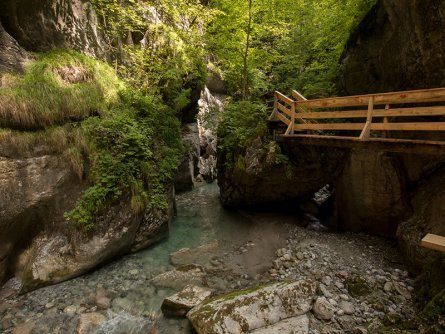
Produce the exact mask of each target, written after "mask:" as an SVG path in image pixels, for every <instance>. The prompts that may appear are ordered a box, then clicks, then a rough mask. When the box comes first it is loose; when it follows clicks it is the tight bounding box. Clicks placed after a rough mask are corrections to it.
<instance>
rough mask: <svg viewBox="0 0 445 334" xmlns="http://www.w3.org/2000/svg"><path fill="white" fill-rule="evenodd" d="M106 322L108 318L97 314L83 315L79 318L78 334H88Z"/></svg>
mask: <svg viewBox="0 0 445 334" xmlns="http://www.w3.org/2000/svg"><path fill="white" fill-rule="evenodd" d="M106 320H107V318H106V317H105V316H104V315H102V314H100V313H97V312H92V313H85V314H82V315H81V316H80V317H79V324H78V325H77V329H76V334H88V333H90V332H91V331H92V330H94V329H96V328H97V327H98V326H100V325H101V324H102V323H104V322H105V321H106Z"/></svg>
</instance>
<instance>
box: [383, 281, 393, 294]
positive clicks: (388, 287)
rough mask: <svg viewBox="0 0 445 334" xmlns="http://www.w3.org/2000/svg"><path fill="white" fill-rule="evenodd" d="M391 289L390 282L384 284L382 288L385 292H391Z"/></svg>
mask: <svg viewBox="0 0 445 334" xmlns="http://www.w3.org/2000/svg"><path fill="white" fill-rule="evenodd" d="M392 288H393V285H392V282H386V283H385V285H384V286H383V290H384V291H385V292H391V291H392Z"/></svg>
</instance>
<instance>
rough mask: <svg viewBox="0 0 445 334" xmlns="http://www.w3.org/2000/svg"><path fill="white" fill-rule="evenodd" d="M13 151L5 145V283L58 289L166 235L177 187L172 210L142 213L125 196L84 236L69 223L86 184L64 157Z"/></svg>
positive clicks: (0, 268)
mask: <svg viewBox="0 0 445 334" xmlns="http://www.w3.org/2000/svg"><path fill="white" fill-rule="evenodd" d="M39 149H40V150H43V149H42V148H39ZM31 153H33V154H34V153H36V152H31ZM48 153H49V152H48ZM11 154H15V152H12V151H11V149H10V148H5V147H3V146H2V145H1V144H0V197H1V198H2V201H0V217H1V218H0V230H1V231H2V233H1V234H0V282H1V283H3V282H4V281H6V280H7V279H8V278H9V277H11V276H12V275H15V274H17V275H18V276H19V277H22V281H23V287H22V289H23V291H28V290H31V289H34V288H37V287H41V286H44V285H49V284H54V283H57V282H60V281H63V280H66V279H68V278H72V277H75V276H78V275H80V274H83V273H85V272H87V271H89V270H91V269H93V268H95V267H97V266H98V265H100V264H103V263H104V262H106V261H109V260H110V259H112V258H113V257H115V256H117V255H121V254H124V253H126V252H129V251H131V250H133V251H136V250H139V249H142V248H144V247H147V246H149V245H151V244H153V243H154V242H156V241H158V240H160V239H161V238H163V237H165V236H166V235H167V234H168V226H169V221H170V219H171V217H172V216H173V203H174V202H173V201H174V198H173V188H171V190H170V192H169V193H168V194H166V195H165V196H166V197H167V200H168V202H169V203H170V205H169V208H166V209H154V210H148V209H147V210H146V211H145V212H142V213H140V214H137V213H134V211H133V210H132V209H131V200H130V196H128V195H124V196H123V197H122V198H121V199H120V200H119V201H117V202H116V203H114V204H113V205H111V207H110V208H109V210H107V212H105V213H104V214H103V215H102V216H100V217H98V219H97V222H96V227H95V228H94V230H93V231H92V232H86V231H84V230H82V229H77V228H76V227H75V226H74V225H73V224H71V223H69V222H67V221H66V220H65V218H64V213H65V212H66V211H69V210H70V209H71V208H72V207H73V205H74V203H75V201H76V200H77V198H79V196H80V195H81V194H82V191H83V190H84V189H85V188H86V187H87V183H86V181H83V180H79V178H78V176H77V175H76V174H75V173H74V172H73V171H72V170H71V168H70V166H68V165H67V163H66V162H65V161H64V160H63V159H61V158H60V156H56V155H51V154H44V155H36V156H17V155H16V156H15V157H14V158H13V157H11Z"/></svg>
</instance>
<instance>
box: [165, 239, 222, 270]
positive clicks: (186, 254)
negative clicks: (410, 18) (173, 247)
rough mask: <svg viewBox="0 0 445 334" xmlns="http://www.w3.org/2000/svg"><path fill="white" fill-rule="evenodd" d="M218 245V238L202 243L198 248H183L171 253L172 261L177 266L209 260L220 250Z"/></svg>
mask: <svg viewBox="0 0 445 334" xmlns="http://www.w3.org/2000/svg"><path fill="white" fill-rule="evenodd" d="M218 247H219V243H218V240H214V241H213V242H211V243H208V244H204V245H201V246H199V247H197V248H193V249H190V248H182V249H180V250H178V251H177V252H174V253H172V254H170V262H171V263H172V264H173V265H175V266H181V265H186V264H190V263H196V262H197V260H198V261H199V262H201V263H202V262H205V261H206V260H209V259H210V258H211V257H212V256H213V253H215V252H216V251H217V250H218Z"/></svg>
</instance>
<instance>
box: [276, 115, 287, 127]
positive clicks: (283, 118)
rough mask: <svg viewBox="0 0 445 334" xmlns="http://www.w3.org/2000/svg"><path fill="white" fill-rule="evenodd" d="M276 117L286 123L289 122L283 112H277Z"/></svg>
mask: <svg viewBox="0 0 445 334" xmlns="http://www.w3.org/2000/svg"><path fill="white" fill-rule="evenodd" d="M277 118H278V119H279V120H280V121H282V122H283V123H284V124H286V125H289V123H290V120H289V119H288V118H286V117H285V116H284V115H283V114H280V113H278V114H277Z"/></svg>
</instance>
